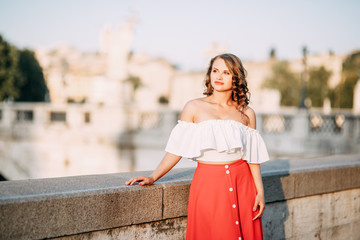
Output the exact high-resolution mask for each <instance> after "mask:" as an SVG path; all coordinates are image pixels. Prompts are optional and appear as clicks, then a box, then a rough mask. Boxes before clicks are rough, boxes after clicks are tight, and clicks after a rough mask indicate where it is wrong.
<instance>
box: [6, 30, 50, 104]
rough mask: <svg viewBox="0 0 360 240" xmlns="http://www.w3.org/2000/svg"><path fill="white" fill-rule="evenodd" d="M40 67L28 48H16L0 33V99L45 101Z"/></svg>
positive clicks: (45, 88) (45, 91)
mask: <svg viewBox="0 0 360 240" xmlns="http://www.w3.org/2000/svg"><path fill="white" fill-rule="evenodd" d="M47 92H48V89H47V86H46V83H45V79H44V75H43V72H42V68H41V67H40V65H39V63H38V61H37V60H36V58H35V55H34V53H33V52H32V51H30V50H18V49H17V48H16V47H14V46H12V45H11V44H9V43H8V42H6V41H5V40H4V39H3V38H2V36H1V35H0V101H4V100H15V101H26V102H40V101H45V95H46V94H47Z"/></svg>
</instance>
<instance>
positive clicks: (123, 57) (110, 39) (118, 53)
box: [100, 18, 135, 80]
mask: <svg viewBox="0 0 360 240" xmlns="http://www.w3.org/2000/svg"><path fill="white" fill-rule="evenodd" d="M134 24H135V19H134V18H131V19H129V20H128V21H127V22H126V23H125V24H123V25H121V26H119V27H118V28H117V29H115V30H112V29H111V28H110V26H109V25H106V26H105V27H104V29H103V31H102V33H101V36H100V51H101V52H102V53H104V54H106V56H107V71H106V72H107V76H108V77H109V78H111V79H114V80H115V79H116V80H122V79H125V78H126V77H127V63H128V57H129V53H130V48H131V44H132V41H133V35H134V31H133V29H134Z"/></svg>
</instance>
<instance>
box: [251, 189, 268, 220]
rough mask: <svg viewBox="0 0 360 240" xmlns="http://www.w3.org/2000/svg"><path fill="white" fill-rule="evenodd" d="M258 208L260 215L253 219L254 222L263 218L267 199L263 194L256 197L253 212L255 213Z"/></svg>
mask: <svg viewBox="0 0 360 240" xmlns="http://www.w3.org/2000/svg"><path fill="white" fill-rule="evenodd" d="M258 208H259V213H258V214H257V215H256V216H255V217H254V218H253V220H256V219H258V218H261V217H262V215H263V213H264V210H265V197H264V195H263V194H259V193H258V194H257V195H256V197H255V204H254V207H253V211H254V212H255V211H256V210H257V209H258Z"/></svg>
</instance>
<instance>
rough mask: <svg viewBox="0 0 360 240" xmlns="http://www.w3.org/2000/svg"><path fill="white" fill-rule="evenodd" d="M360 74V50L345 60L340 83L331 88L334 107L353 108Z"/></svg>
mask: <svg viewBox="0 0 360 240" xmlns="http://www.w3.org/2000/svg"><path fill="white" fill-rule="evenodd" d="M359 74H360V51H356V52H354V53H352V54H350V55H349V56H348V57H347V58H346V59H345V60H344V62H343V70H342V73H341V81H340V83H339V84H338V85H337V86H336V87H335V88H334V89H332V90H331V93H330V99H331V103H332V107H335V108H352V107H353V103H354V102H353V101H354V88H355V85H356V83H357V81H358V79H359Z"/></svg>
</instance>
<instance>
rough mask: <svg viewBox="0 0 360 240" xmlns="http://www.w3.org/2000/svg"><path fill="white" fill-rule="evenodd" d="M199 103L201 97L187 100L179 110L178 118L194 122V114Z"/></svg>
mask: <svg viewBox="0 0 360 240" xmlns="http://www.w3.org/2000/svg"><path fill="white" fill-rule="evenodd" d="M200 104H201V98H197V99H192V100H190V101H188V102H187V103H186V104H185V106H184V108H183V110H182V112H181V117H180V119H181V120H182V121H188V122H194V116H195V114H196V112H197V111H198V109H199V108H200V106H199V105H200Z"/></svg>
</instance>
